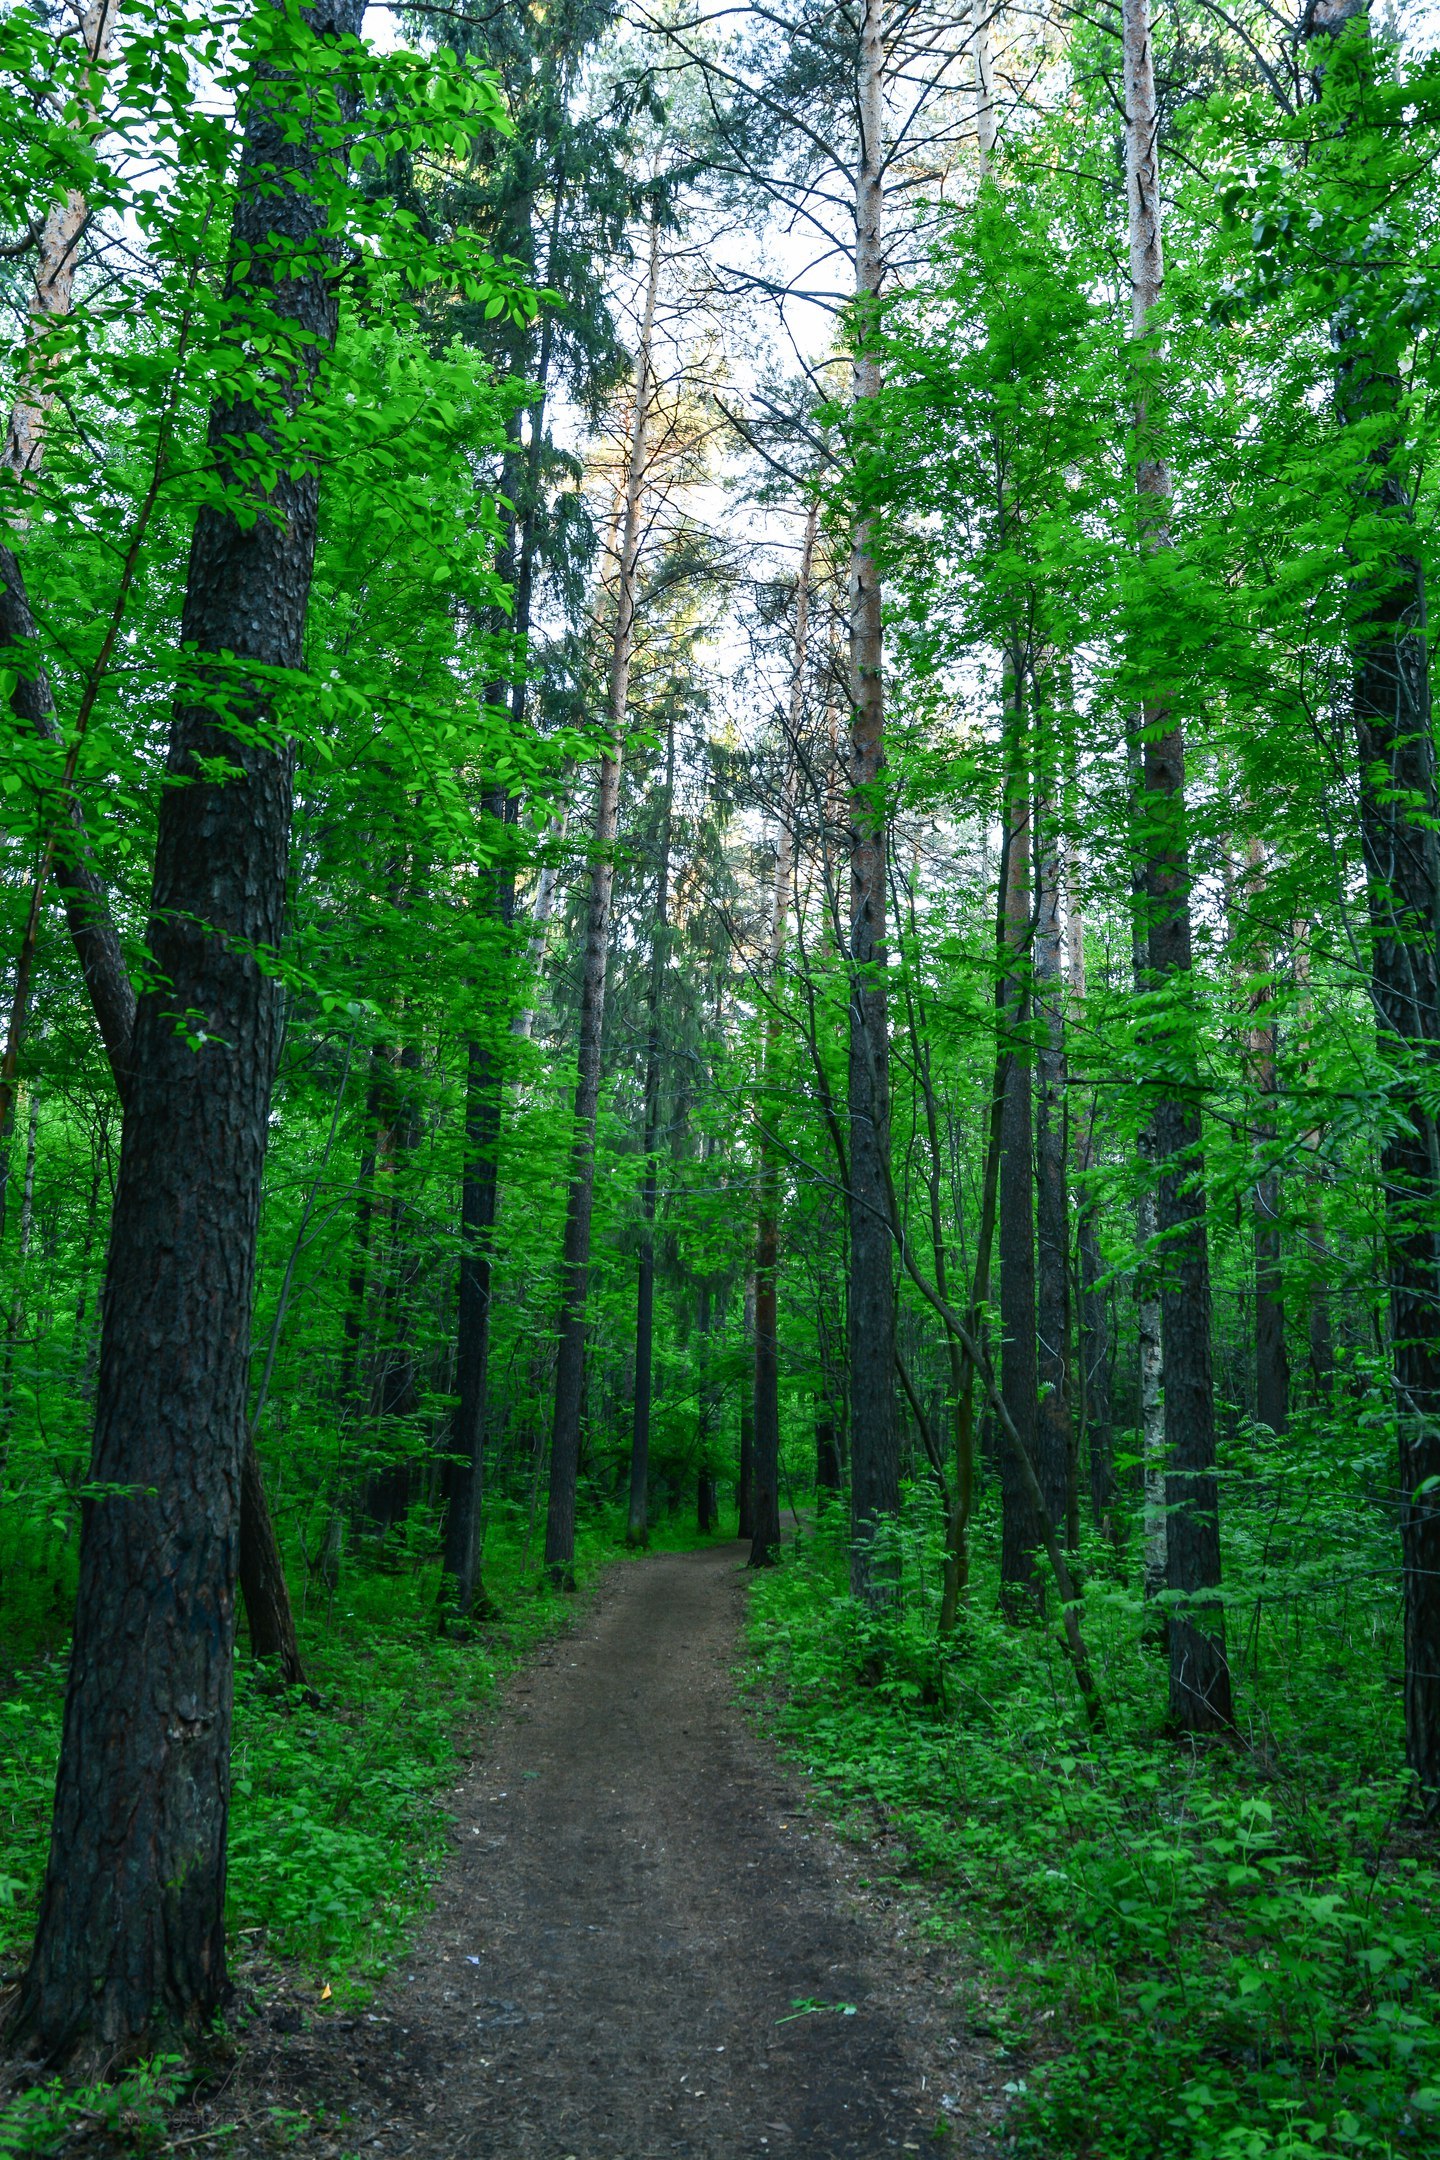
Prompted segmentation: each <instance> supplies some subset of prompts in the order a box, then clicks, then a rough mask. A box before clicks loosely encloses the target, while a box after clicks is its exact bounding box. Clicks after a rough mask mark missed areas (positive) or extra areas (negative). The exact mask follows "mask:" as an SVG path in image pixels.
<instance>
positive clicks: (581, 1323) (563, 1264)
mask: <svg viewBox="0 0 1440 2160" xmlns="http://www.w3.org/2000/svg"><path fill="white" fill-rule="evenodd" d="M659 277H660V228H659V225H658V223H656V222H653V221H652V224H651V227H650V264H649V273H648V276H647V279H646V286H645V311H644V318H643V323H642V328H641V335H640V349H639V352H638V353H637V355H636V367H635V402H634V408H633V412H632V416H631V426H630V444H629V451H628V457H627V465H626V474H625V498H624V515H623V519H622V524H621V536H620V547H619V553H618V558H617V561H616V566H615V570H616V591H615V643H614V649H613V653H612V656H611V662H610V684H609V699H608V723H609V736H610V739H609V746H608V748H607V749H606V751H605V754H604V755H603V757H602V758H601V760H600V779H599V785H598V787H597V789H596V794H595V824H594V831H593V836H592V846H593V851H594V852H593V857H592V861H591V866H590V895H589V904H588V906H587V909H586V917H585V958H584V967H583V972H582V975H581V981H580V1041H579V1055H578V1073H577V1077H576V1083H575V1113H574V1124H573V1139H572V1142H571V1150H570V1180H569V1190H568V1195H567V1198H566V1205H565V1236H564V1244H563V1247H562V1251H561V1261H560V1316H559V1330H558V1332H559V1337H560V1346H559V1352H558V1355H557V1358H556V1366H555V1415H554V1420H553V1423H552V1425H551V1433H550V1490H549V1501H548V1506H547V1510H546V1518H545V1565H546V1568H547V1569H548V1570H549V1573H550V1577H551V1580H552V1581H553V1582H555V1583H557V1584H559V1585H561V1586H563V1587H569V1586H571V1585H573V1583H574V1579H575V1489H576V1481H577V1478H578V1476H579V1470H580V1412H581V1404H582V1399H583V1395H584V1383H585V1307H586V1297H587V1292H588V1288H589V1279H590V1219H591V1215H592V1213H593V1210H594V1204H595V1119H596V1115H597V1113H598V1110H599V1106H600V1053H601V1046H602V1040H603V1028H604V1019H605V976H606V968H607V962H608V957H609V947H610V903H611V894H612V891H613V888H614V883H615V862H614V850H615V835H616V831H617V829H618V824H619V815H620V760H621V756H622V754H623V747H624V739H625V715H626V709H627V705H628V702H629V695H630V660H631V654H632V650H633V647H634V640H635V587H636V578H637V575H638V571H639V561H640V546H641V529H640V509H641V501H642V497H643V493H644V486H645V468H646V463H647V443H648V430H649V424H650V406H651V400H652V396H653V376H652V371H651V340H652V337H653V333H654V327H655V297H656V292H657V289H658V286H659Z"/></svg>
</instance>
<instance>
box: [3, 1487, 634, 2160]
mask: <svg viewBox="0 0 1440 2160" xmlns="http://www.w3.org/2000/svg"><path fill="white" fill-rule="evenodd" d="M422 1530H423V1526H422ZM423 1543H424V1540H423V1536H417V1539H416V1546H417V1548H421V1549H417V1550H415V1551H409V1550H405V1551H400V1552H396V1553H394V1554H393V1555H391V1556H390V1557H389V1559H388V1562H387V1564H386V1565H383V1566H375V1565H367V1564H365V1563H364V1562H361V1561H357V1562H355V1563H354V1564H353V1565H350V1566H348V1567H347V1570H346V1573H345V1575H344V1576H343V1577H342V1581H341V1585H340V1589H339V1591H338V1593H337V1594H336V1595H335V1596H334V1597H333V1598H331V1597H327V1596H326V1595H325V1593H324V1592H323V1591H321V1592H320V1593H319V1595H318V1597H317V1596H316V1594H315V1592H314V1590H313V1589H312V1590H311V1592H310V1593H309V1596H308V1600H307V1609H306V1610H305V1611H304V1612H303V1613H302V1616H301V1634H302V1648H303V1653H304V1658H305V1667H306V1676H307V1679H308V1681H309V1682H310V1687H311V1691H312V1694H311V1696H309V1697H305V1696H298V1695H297V1696H291V1697H288V1698H287V1697H285V1696H283V1695H277V1694H276V1692H275V1691H274V1690H273V1688H272V1687H271V1686H270V1685H269V1684H268V1682H267V1677H266V1675H265V1674H264V1672H263V1671H260V1670H257V1668H256V1667H255V1666H254V1665H253V1664H252V1663H251V1662H250V1661H249V1659H248V1658H247V1657H246V1656H245V1654H244V1652H243V1646H242V1650H241V1654H240V1655H239V1657H238V1659H237V1667H236V1699H235V1735H234V1748H233V1753H232V1773H233V1804H232V1810H231V1822H230V1854H229V1906H228V1914H229V1926H230V1935H231V1942H232V1954H233V1955H234V1956H235V1957H236V1960H237V1964H238V1966H239V1967H240V1969H241V1970H242V1971H243V1967H244V1965H245V1963H246V1962H248V1961H251V1960H253V1959H255V1958H257V1957H260V1956H272V1957H279V1958H284V1959H287V1960H295V1961H298V1962H299V1965H300V1966H301V1968H302V1969H303V1971H304V1974H305V1976H306V1978H307V1980H313V1983H314V1986H315V1988H316V1990H317V1992H318V1990H319V1989H320V1988H321V1987H323V1986H328V1987H329V1988H330V1989H331V1997H330V1999H331V2000H332V2001H334V2002H337V2003H340V2002H344V2001H346V2000H354V1999H357V1998H358V1997H359V1996H360V1995H363V1994H364V1993H365V1992H366V1991H367V1990H368V1989H369V1988H370V1987H371V1986H372V1985H373V1983H374V1981H375V1980H376V1978H377V1977H378V1975H379V1974H380V1973H381V1972H382V1971H383V1970H384V1968H385V1966H386V1965H387V1963H388V1962H389V1961H390V1960H391V1959H392V1957H393V1956H394V1955H395V1954H396V1952H397V1950H398V1948H399V1946H400V1944H401V1942H402V1940H403V1938H404V1935H405V1932H406V1929H407V1928H408V1926H409V1925H410V1923H411V1922H412V1920H413V1919H414V1916H415V1915H416V1913H417V1912H418V1911H419V1910H421V1909H422V1907H423V1906H424V1905H425V1903H426V1902H427V1899H428V1896H429V1892H430V1887H431V1885H432V1884H433V1882H434V1880H435V1877H436V1875H437V1874H438V1872H439V1870H440V1868H441V1867H442V1865H443V1863H444V1858H445V1854H446V1850H447V1837H448V1824H449V1815H448V1813H447V1808H446V1797H447V1794H448V1793H449V1792H450V1791H451V1790H453V1787H454V1784H455V1780H456V1776H457V1771H458V1768H459V1762H460V1749H461V1746H462V1745H463V1740H464V1733H465V1729H466V1726H467V1723H468V1721H469V1720H470V1719H471V1718H472V1717H473V1716H474V1714H475V1713H476V1712H477V1711H479V1710H481V1709H483V1707H484V1705H485V1703H486V1702H487V1700H488V1698H489V1697H490V1695H491V1694H492V1692H493V1690H494V1688H495V1686H496V1683H497V1681H499V1680H500V1679H501V1678H502V1677H503V1676H504V1675H505V1673H507V1672H508V1671H509V1670H511V1669H512V1668H513V1666H514V1665H515V1664H516V1662H517V1661H518V1660H519V1659H520V1658H521V1657H523V1656H524V1654H525V1653H526V1651H527V1650H529V1649H530V1648H531V1647H532V1646H533V1645H534V1644H535V1643H536V1642H537V1641H539V1640H540V1639H541V1638H542V1637H543V1636H545V1635H547V1634H549V1633H552V1632H553V1631H554V1630H555V1629H557V1628H559V1627H561V1626H563V1625H564V1624H565V1623H566V1621H567V1619H568V1617H569V1615H570V1614H571V1612H573V1609H574V1607H573V1601H572V1600H569V1599H567V1598H565V1597H562V1596H560V1595H557V1594H556V1593H554V1592H552V1591H551V1590H549V1589H548V1588H547V1587H546V1586H545V1584H544V1582H543V1578H541V1577H540V1575H539V1571H538V1570H537V1569H536V1568H535V1567H534V1566H533V1565H532V1566H531V1567H530V1568H529V1569H528V1570H527V1572H526V1573H525V1574H524V1576H523V1577H522V1574H521V1561H522V1557H523V1553H522V1546H521V1540H520V1538H519V1537H518V1536H517V1537H515V1538H514V1539H511V1538H509V1537H508V1536H506V1535H505V1534H504V1533H503V1529H502V1532H501V1534H499V1535H496V1536H492V1538H491V1539H490V1541H489V1545H488V1548H487V1553H486V1582H487V1587H488V1589H489V1593H490V1595H491V1598H492V1599H493V1601H494V1605H495V1608H496V1611H495V1617H494V1619H493V1621H491V1622H490V1623H489V1624H487V1625H485V1626H483V1627H481V1628H479V1629H478V1630H477V1631H476V1632H475V1633H474V1634H473V1635H471V1636H468V1637H460V1638H453V1639H452V1638H447V1637H444V1636H442V1635H441V1634H440V1633H439V1631H438V1628H437V1625H436V1591H437V1577H436V1571H435V1567H434V1565H433V1563H432V1562H431V1561H430V1560H429V1559H428V1557H427V1556H426V1555H425V1553H424V1551H423ZM432 1544H433V1541H432ZM615 1552H616V1530H615V1526H614V1524H613V1523H612V1522H611V1521H610V1520H609V1519H608V1518H606V1519H602V1520H600V1521H598V1522H595V1523H592V1524H590V1525H589V1526H587V1527H584V1528H582V1530H581V1532H580V1536H579V1540H578V1549H577V1574H578V1577H579V1580H580V1583H581V1585H582V1588H583V1587H584V1586H585V1585H586V1584H588V1583H589V1582H590V1581H591V1580H592V1579H593V1577H594V1575H595V1573H596V1571H597V1570H598V1568H599V1567H600V1566H601V1565H602V1564H603V1563H604V1562H605V1561H607V1560H608V1559H610V1558H613V1557H614V1556H615ZM298 1574H299V1571H297V1576H298ZM63 1690H64V1658H63V1652H62V1651H61V1650H60V1649H58V1648H57V1649H56V1650H54V1651H52V1652H51V1653H50V1654H48V1655H44V1656H42V1657H39V1658H35V1657H32V1658H30V1659H29V1660H28V1661H26V1660H23V1659H22V1658H20V1657H18V1656H17V1655H16V1650H15V1647H14V1646H13V1645H12V1646H11V1665H10V1669H9V1671H8V1676H6V1677H5V1680H4V1686H3V1692H0V1983H3V1979H4V1978H5V1977H6V1976H8V1977H11V1978H13V1977H16V1976H18V1971H19V1968H20V1966H21V1964H22V1963H23V1960H24V1956H25V1952H26V1948H27V1945H28V1941H29V1936H30V1930H31V1928H32V1926H33V1922H34V1915H35V1909H36V1903H37V1900H38V1896H39V1890H40V1882H41V1876H42V1873H43V1869H44V1864H45V1852H46V1843H47V1838H48V1833H49V1821H50V1801H51V1794H52V1790H53V1784H54V1775H55V1762H56V1756H57V1753H58V1749H59V1742H60V1720H61V1711H62V1704H63ZM0 2150H3V2147H0Z"/></svg>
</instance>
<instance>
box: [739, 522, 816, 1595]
mask: <svg viewBox="0 0 1440 2160" xmlns="http://www.w3.org/2000/svg"><path fill="white" fill-rule="evenodd" d="M819 521H820V500H819V497H818V495H817V496H814V497H812V499H811V502H810V506H809V509H808V510H807V512H806V516H805V537H804V539H803V540H802V542H801V546H800V567H799V570H798V572H797V574H796V581H795V630H794V636H793V641H792V644H791V653H790V702H789V711H788V714H787V717H786V741H785V758H784V778H783V780H782V782H781V789H780V815H779V820H778V823H777V826H776V832H775V882H774V886H773V887H772V890H771V896H770V937H769V943H768V946H767V949H766V954H765V980H766V989H767V996H768V1003H767V1006H766V1011H765V1035H764V1044H763V1048H762V1050H761V1054H760V1111H759V1125H760V1132H759V1155H760V1161H759V1168H758V1170H757V1173H756V1179H755V1194H756V1223H755V1459H754V1485H753V1492H752V1504H753V1508H754V1518H753V1524H752V1543H751V1547H750V1565H751V1567H767V1566H768V1565H769V1564H770V1563H771V1561H773V1560H774V1559H775V1558H776V1557H777V1556H778V1554H779V1551H780V1340H779V1331H780V1317H779V1302H778V1300H779V1291H778V1282H777V1269H778V1265H779V1239H780V1151H779V1148H778V1146H777V1144H776V1140H775V1125H776V1123H777V1121H778V1119H779V1115H780V1098H779V1094H778V1089H777V1083H778V1078H779V1073H778V1067H779V1059H780V1008H779V997H780V963H781V960H782V959H783V957H784V952H785V934H786V927H787V924H788V921H789V910H790V887H791V884H792V883H793V881H794V876H795V815H796V807H797V804H798V800H799V792H800V766H801V759H800V730H801V727H802V725H803V722H804V717H805V673H806V668H807V666H808V663H809V649H810V575H811V567H812V564H813V561H814V555H815V535H816V531H817V529H818V526H819Z"/></svg>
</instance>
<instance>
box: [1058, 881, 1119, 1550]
mask: <svg viewBox="0 0 1440 2160" xmlns="http://www.w3.org/2000/svg"><path fill="white" fill-rule="evenodd" d="M1067 899H1068V905H1067V908H1066V917H1065V985H1066V990H1067V993H1068V996H1069V1001H1070V1010H1071V1012H1072V1014H1077V1015H1078V1014H1082V1013H1083V1011H1084V1007H1085V923H1084V917H1083V915H1082V913H1081V909H1080V901H1079V896H1078V894H1077V892H1076V890H1075V884H1074V880H1073V878H1072V879H1071V880H1070V883H1069V892H1068V896H1067ZM1095 1114H1096V1106H1095V1102H1094V1099H1093V1097H1092V1099H1091V1104H1090V1108H1089V1111H1088V1113H1087V1114H1086V1115H1085V1116H1083V1117H1077V1118H1075V1119H1074V1120H1073V1121H1072V1123H1071V1127H1070V1130H1071V1133H1072V1135H1073V1143H1072V1144H1073V1151H1074V1158H1075V1169H1076V1171H1077V1172H1078V1173H1079V1176H1080V1178H1081V1180H1082V1183H1081V1185H1080V1191H1079V1198H1078V1200H1077V1202H1076V1208H1075V1263H1076V1264H1075V1276H1076V1286H1077V1290H1078V1293H1079V1298H1078V1302H1079V1307H1080V1314H1079V1318H1080V1342H1079V1358H1078V1365H1079V1381H1080V1384H1079V1389H1078V1394H1079V1401H1080V1411H1081V1419H1080V1423H1081V1426H1082V1430H1081V1431H1080V1433H1079V1434H1078V1435H1077V1442H1078V1444H1079V1445H1080V1446H1081V1447H1083V1448H1084V1450H1085V1452H1086V1454H1087V1455H1088V1458H1089V1473H1090V1513H1091V1517H1092V1519H1093V1521H1094V1522H1095V1524H1096V1527H1097V1528H1099V1529H1102V1530H1106V1531H1107V1533H1108V1532H1109V1530H1110V1524H1111V1514H1112V1511H1113V1509H1114V1505H1115V1471H1114V1467H1113V1464H1112V1460H1111V1434H1110V1425H1111V1405H1110V1334H1109V1329H1108V1328H1107V1326H1106V1324H1105V1300H1104V1297H1103V1296H1102V1294H1101V1292H1100V1289H1099V1287H1098V1286H1099V1283H1100V1279H1101V1276H1102V1275H1103V1274H1104V1266H1103V1263H1102V1261H1101V1257H1100V1224H1099V1213H1100V1211H1099V1207H1098V1205H1097V1203H1096V1201H1095V1198H1094V1195H1093V1194H1092V1192H1091V1190H1090V1187H1089V1184H1088V1182H1087V1181H1088V1177H1089V1173H1090V1172H1091V1171H1092V1170H1093V1169H1094V1167H1095Z"/></svg>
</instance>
